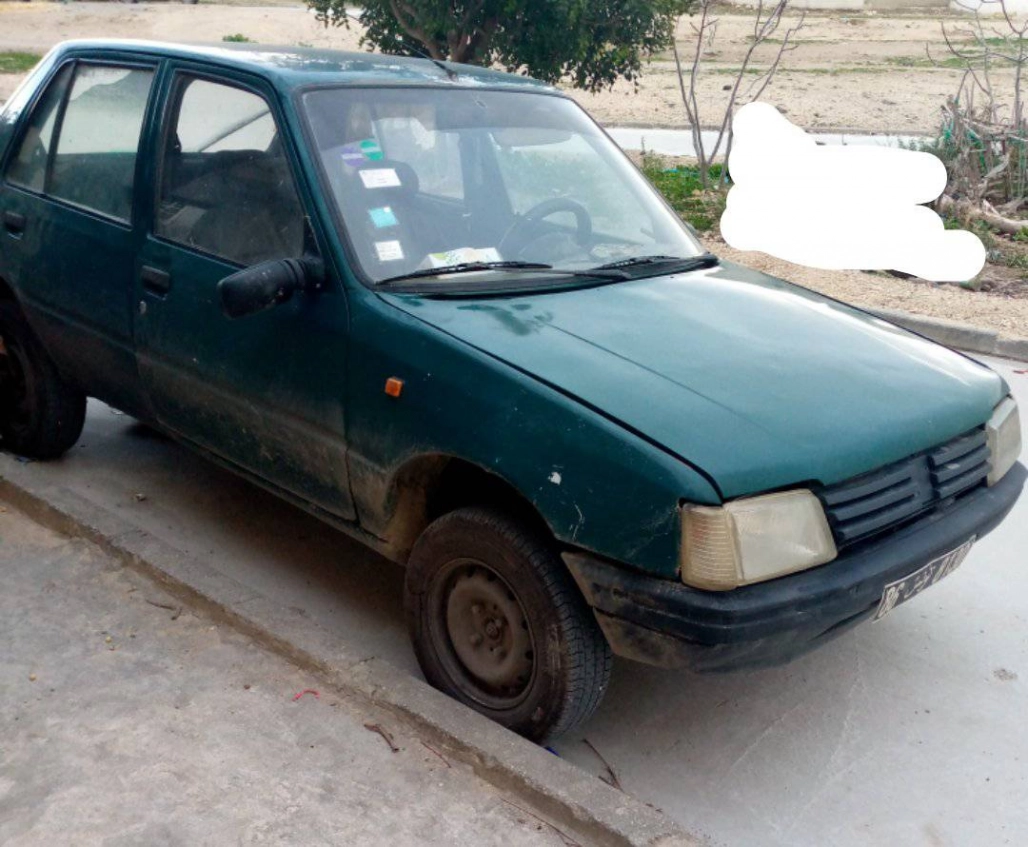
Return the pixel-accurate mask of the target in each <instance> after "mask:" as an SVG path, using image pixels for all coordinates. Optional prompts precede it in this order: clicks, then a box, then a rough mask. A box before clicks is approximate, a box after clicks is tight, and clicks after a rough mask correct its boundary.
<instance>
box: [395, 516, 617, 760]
mask: <svg viewBox="0 0 1028 847" xmlns="http://www.w3.org/2000/svg"><path fill="white" fill-rule="evenodd" d="M405 605H406V609H407V620H408V624H409V627H410V631H411V638H412V640H413V642H414V650H415V653H416V654H417V657H418V662H419V663H420V665H421V669H422V671H423V672H424V674H425V677H426V678H427V679H428V681H429V682H430V683H431V684H432V685H433V686H435V687H436V688H438V689H440V690H441V691H444V692H445V693H447V694H449V695H450V696H451V697H454V698H455V699H457V700H460V701H461V702H462V703H465V704H466V705H468V706H471V708H473V709H475V710H476V711H479V712H481V713H482V714H484V715H486V716H487V717H490V718H492V719H493V720H495V721H497V722H498V723H501V724H503V725H504V726H506V727H508V728H509V729H512V730H514V731H515V732H517V733H519V734H521V735H524V736H525V737H526V738H529V739H531V740H533V741H543V740H545V739H547V738H552V737H555V736H557V735H560V734H561V733H564V732H567V731H568V730H570V729H572V728H573V727H575V726H577V725H578V724H580V723H582V722H583V721H585V720H586V718H588V717H589V716H590V715H591V714H592V713H593V712H594V711H595V709H596V707H597V706H598V705H599V703H600V700H601V699H602V697H603V694H604V692H605V691H606V689H607V684H608V682H609V680H610V670H611V664H612V657H611V652H610V648H609V646H608V645H607V642H606V639H605V638H604V636H603V633H602V632H601V631H600V628H599V626H598V625H597V623H596V621H595V619H594V618H593V615H592V612H591V611H590V610H589V608H588V606H587V605H586V604H585V601H584V600H583V599H582V596H581V594H580V593H579V591H578V589H577V587H576V586H575V584H574V581H573V580H572V579H571V576H570V574H569V573H568V572H567V569H566V568H565V567H564V564H563V562H562V561H561V560H560V557H559V556H558V555H557V553H556V551H555V550H554V549H553V545H552V543H550V541H549V539H547V538H546V537H545V536H544V535H543V534H542V533H541V532H538V531H536V530H534V529H533V528H531V527H529V526H528V525H526V524H524V523H521V522H520V521H516V520H514V519H511V518H509V517H507V516H505V515H503V514H502V513H499V512H496V511H493V510H490V509H480V508H464V509H458V510H457V511H454V512H451V513H449V514H447V515H444V516H443V517H441V518H439V519H438V520H437V521H435V522H434V523H432V524H431V525H430V526H429V527H428V528H427V529H426V530H425V532H424V533H423V534H422V536H421V537H420V538H419V539H418V542H417V544H415V546H414V550H413V552H412V553H411V558H410V561H409V562H408V565H407V578H406V584H405Z"/></svg>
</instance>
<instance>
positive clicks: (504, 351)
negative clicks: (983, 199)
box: [0, 42, 1005, 577]
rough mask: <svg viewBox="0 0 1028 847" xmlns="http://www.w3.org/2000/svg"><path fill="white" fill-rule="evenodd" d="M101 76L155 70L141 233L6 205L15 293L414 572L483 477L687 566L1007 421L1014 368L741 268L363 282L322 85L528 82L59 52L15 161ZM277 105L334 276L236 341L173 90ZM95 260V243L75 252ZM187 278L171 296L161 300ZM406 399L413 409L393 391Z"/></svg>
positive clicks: (43, 325)
mask: <svg viewBox="0 0 1028 847" xmlns="http://www.w3.org/2000/svg"><path fill="white" fill-rule="evenodd" d="M74 58H85V59H88V58H95V59H104V60H112V59H113V60H117V61H122V62H130V63H133V64H141V65H144V66H148V67H152V68H153V69H154V73H155V79H154V88H153V94H152V96H151V102H150V104H149V108H148V112H147V116H146V119H145V122H144V127H143V136H142V140H141V147H140V151H141V154H140V161H139V165H138V168H137V176H136V181H135V189H134V191H135V194H134V210H135V211H134V214H133V218H132V220H131V222H130V223H129V224H126V225H116V224H113V223H111V222H110V221H105V220H103V219H102V218H99V217H98V216H95V215H91V214H89V213H87V212H85V211H83V210H81V209H75V208H73V207H69V206H67V205H66V204H62V203H60V202H58V201H53V200H51V199H49V198H42V197H38V196H35V195H31V194H29V193H28V192H24V191H21V190H19V189H16V188H13V187H12V186H9V185H6V184H0V211H2V210H7V209H10V210H13V211H16V212H19V213H22V214H25V215H26V217H27V218H28V221H29V224H28V226H27V227H26V231H25V233H24V235H23V236H22V237H21V238H20V239H19V240H18V242H17V244H15V243H14V242H13V241H12V240H11V239H10V238H4V237H3V234H2V233H0V280H2V282H3V284H5V285H6V286H8V287H9V288H10V289H11V290H12V291H13V293H14V295H15V296H16V297H17V298H18V300H19V302H20V303H21V304H22V306H23V308H24V310H25V312H26V315H27V317H28V319H29V321H30V323H31V324H32V326H33V327H34V328H35V329H36V330H37V332H38V333H39V335H40V336H41V337H42V338H43V340H44V343H45V344H46V345H47V347H48V349H49V350H50V351H51V354H52V356H53V357H54V359H55V360H56V361H57V362H58V364H59V366H60V367H61V368H62V370H63V371H64V372H65V374H66V375H67V376H68V377H69V378H70V379H72V380H73V381H75V382H77V383H79V384H80V385H81V386H82V387H83V388H84V389H85V390H86V391H87V392H88V393H89V394H91V395H92V396H96V397H99V398H100V399H103V400H105V401H106V402H108V403H111V404H112V405H114V406H116V407H118V408H121V409H124V410H125V411H128V412H130V413H131V414H133V415H136V416H137V417H140V418H142V419H144V420H149V421H151V422H153V423H155V424H156V425H158V426H160V427H161V428H163V429H165V430H166V431H168V432H170V433H172V434H173V435H175V436H177V437H178V438H180V439H181V440H183V441H185V442H187V443H189V444H191V445H192V446H194V447H196V448H198V449H200V450H202V451H203V452H205V453H207V454H208V455H210V456H212V457H213V458H215V459H217V460H218V461H221V462H222V463H223V464H226V465H228V466H230V467H233V468H234V469H236V470H238V471H241V472H243V473H245V474H246V475H248V476H250V477H251V478H253V479H255V480H257V481H259V482H261V484H264V485H265V486H267V487H269V488H271V489H272V490H275V491H277V492H278V493H280V494H282V495H283V496H285V497H287V498H288V499H290V500H291V501H292V502H296V503H298V504H300V505H303V506H304V507H306V508H309V509H311V510H312V511H314V512H315V513H317V514H319V515H321V516H322V517H323V518H325V519H327V520H330V521H331V522H333V523H334V524H335V525H337V526H340V527H342V528H343V529H346V530H348V531H350V532H352V533H354V534H356V535H358V536H359V537H361V538H362V539H364V540H365V541H368V542H369V543H372V544H374V545H376V546H378V548H379V549H380V550H382V551H383V552H385V553H386V554H387V555H390V556H391V557H393V558H395V559H398V560H401V561H402V560H403V559H404V557H405V556H406V555H407V553H408V551H409V549H410V545H411V544H412V543H413V539H414V537H416V534H417V532H418V531H419V530H420V528H421V527H422V526H423V518H424V515H423V509H419V507H418V506H419V502H420V500H423V499H424V498H425V496H426V491H427V490H428V489H429V488H430V487H431V485H432V484H433V481H434V480H437V479H438V478H439V477H440V474H441V473H443V472H444V470H445V468H446V467H447V465H448V464H449V463H450V462H452V461H454V460H460V461H461V462H463V463H466V464H467V465H468V466H471V467H473V468H478V469H480V470H481V471H483V472H485V473H486V474H488V475H489V477H488V478H489V479H497V480H502V481H503V482H504V483H506V484H507V485H509V486H510V487H512V488H513V489H515V490H516V491H517V492H519V493H520V495H521V496H522V497H523V498H524V499H525V500H527V501H528V502H529V503H531V504H532V505H533V506H534V508H535V509H536V510H537V511H538V513H539V515H540V516H541V517H542V518H543V520H544V521H545V522H546V523H547V524H548V525H549V527H550V528H551V530H552V531H553V533H554V535H555V536H556V537H557V538H558V539H560V540H561V541H562V542H563V543H564V544H565V545H566V546H567V547H568V548H570V549H579V550H587V551H592V552H594V553H598V554H600V555H602V556H603V557H605V558H608V559H611V560H614V561H618V562H622V563H626V564H629V565H631V566H633V567H635V568H638V569H640V570H642V571H645V572H647V573H650V574H653V575H656V576H661V577H673V576H674V575H675V573H676V570H677V562H678V539H679V509H680V505H681V503H682V502H683V501H688V502H696V503H705V504H716V503H718V502H721V501H722V500H723V499H724V498H726V497H736V496H741V495H746V494H754V493H758V492H762V491H766V490H769V489H774V488H780V487H787V486H791V485H798V484H805V483H808V482H810V481H819V482H824V483H830V482H835V481H838V480H840V479H844V478H846V477H848V476H852V475H854V474H857V473H861V472H863V471H867V470H871V469H873V468H875V467H878V466H880V465H882V464H884V463H887V462H889V461H892V460H894V459H898V458H901V457H902V456H905V455H908V454H910V453H912V452H915V451H917V450H921V449H924V448H926V447H929V446H932V445H934V444H937V443H939V442H940V441H943V440H945V439H947V438H950V437H952V436H954V435H957V434H959V433H960V432H962V431H965V430H967V429H969V428H971V427H973V426H977V425H979V424H981V423H982V422H983V421H985V420H986V419H987V418H988V417H989V414H990V412H991V409H992V407H993V406H994V405H995V403H996V402H997V401H998V400H999V399H1000V397H1001V396H1002V395H1003V394H1004V393H1005V386H1004V385H1003V383H1002V381H1001V380H1000V379H999V377H997V376H995V375H994V374H993V373H992V372H991V371H989V370H987V369H986V368H984V367H982V366H980V365H977V364H975V363H973V362H971V361H970V360H968V359H966V358H964V357H962V356H960V355H958V354H955V353H952V352H950V351H948V350H945V349H943V348H941V347H938V346H937V345H934V344H931V343H930V342H927V341H924V340H922V339H920V338H917V337H916V336H914V335H912V334H910V333H908V332H905V331H903V330H900V329H898V328H896V327H893V326H890V325H888V324H886V323H884V322H882V321H879V320H876V319H873V318H871V317H869V316H867V315H864V314H862V313H860V312H857V311H855V310H853V309H850V308H847V307H844V306H842V305H840V304H837V303H834V302H832V301H829V300H827V299H825V298H822V297H820V296H818V295H815V294H812V293H809V292H806V291H803V290H801V289H797V288H795V287H793V286H789V285H787V284H785V283H782V282H780V281H778V280H774V279H772V278H770V277H767V276H764V275H762V274H758V273H755V272H753V271H748V270H746V269H743V268H741V267H737V266H734V265H728V264H725V265H722V266H721V267H720V268H714V269H711V270H708V271H697V272H694V273H691V274H682V275H675V276H664V277H658V278H654V279H647V280H639V281H635V282H625V283H618V284H613V285H604V286H599V287H593V288H586V289H583V290H577V291H565V292H562V293H536V294H526V295H520V296H506V297H504V296H501V297H488V298H477V299H476V298H473V297H461V298H453V299H443V298H436V299H433V298H429V297H425V296H418V295H410V294H388V293H384V292H382V291H375V290H371V289H369V288H368V287H366V286H365V285H363V284H362V283H361V282H360V281H359V280H358V279H357V278H356V276H355V274H354V272H353V270H352V266H351V264H350V261H349V258H348V255H347V247H346V244H345V243H344V240H343V239H342V238H341V237H340V235H339V234H338V232H337V230H336V228H335V226H334V224H333V218H332V213H331V210H330V208H329V206H328V203H327V200H326V197H325V195H324V193H323V192H322V190H321V187H320V182H319V180H320V176H319V173H318V170H317V166H316V161H315V157H314V155H313V153H312V151H311V150H310V149H309V147H308V143H307V140H306V135H305V133H304V127H303V123H302V120H301V116H300V115H299V113H298V111H297V107H296V99H297V96H298V91H299V90H300V89H302V88H303V87H305V86H311V85H320V84H332V85H362V86H364V85H411V86H457V87H464V88H467V89H474V88H476V87H481V86H490V87H511V88H518V89H520V90H525V91H538V92H539V93H540V94H541V95H543V96H562V95H559V94H558V93H557V92H554V91H553V90H552V89H550V88H548V87H546V86H542V85H540V84H539V83H536V82H534V81H531V80H527V79H525V78H523V77H515V76H509V75H506V74H500V73H496V72H493V71H489V70H484V69H481V68H465V67H460V68H459V69H458V71H459V72H458V73H457V74H456V75H455V76H454V77H451V76H450V75H448V74H447V73H446V72H444V71H443V70H441V69H440V68H438V67H437V66H435V65H433V64H431V63H429V62H425V61H421V60H409V59H399V58H392V57H383V56H372V55H369V54H340V53H330V52H327V51H310V50H294V49H276V48H268V47H252V46H251V47H245V46H243V47H210V48H187V47H177V46H173V45H158V44H146V43H134V42H78V43H70V44H67V45H62V46H61V47H59V48H57V49H56V50H55V51H53V52H52V53H51V54H50V55H49V56H48V57H47V58H46V59H45V60H44V61H43V62H42V63H41V64H40V66H39V67H38V68H37V69H36V70H35V71H34V72H33V73H32V74H31V75H30V77H29V79H28V81H27V83H26V84H25V86H23V87H22V88H21V89H20V90H19V92H17V93H16V95H15V96H14V97H13V98H12V99H11V101H10V102H9V104H8V107H7V109H6V110H5V111H4V112H3V113H2V114H0V156H3V155H4V151H5V150H7V149H8V148H10V147H11V145H10V141H11V139H12V138H13V137H15V135H16V133H17V131H19V127H20V125H21V122H22V120H23V119H24V117H25V116H26V114H27V113H28V111H29V110H30V109H31V107H32V103H33V98H34V97H35V95H36V94H37V92H38V91H39V90H40V89H41V86H42V85H44V84H45V82H46V81H47V80H48V79H49V78H51V76H52V74H53V73H54V72H55V70H56V69H57V68H58V67H59V66H61V65H62V63H64V62H67V61H70V60H72V59H74ZM177 70H191V71H201V72H203V73H205V74H208V75H211V76H213V77H214V78H220V79H224V80H227V81H233V82H236V83H239V84H244V85H246V86H248V87H251V88H253V89H254V90H256V91H258V92H259V93H261V94H262V95H263V96H265V97H266V98H267V99H268V101H269V103H270V104H271V106H272V111H273V113H274V115H275V118H276V120H277V122H278V123H279V127H280V130H281V131H282V133H283V137H284V140H285V142H286V143H285V145H284V146H285V149H286V153H287V156H288V159H289V163H290V166H291V168H292V169H293V174H294V178H295V180H296V182H297V186H298V190H299V194H300V198H301V201H302V203H303V205H304V207H305V210H306V213H307V215H308V218H309V221H310V224H311V229H312V233H313V241H314V243H315V244H316V247H317V252H318V253H319V254H320V256H321V258H322V259H323V260H324V263H325V266H326V272H327V282H326V285H325V287H324V289H323V290H322V291H321V292H319V293H317V294H308V295H299V296H297V297H295V298H294V299H293V300H291V301H290V302H289V303H286V304H284V305H282V306H279V307H277V308H275V309H273V310H271V311H268V312H265V313H262V314H260V315H255V316H251V317H248V318H244V319H241V320H236V321H230V320H228V319H227V318H225V317H224V316H223V315H222V314H221V312H220V309H219V306H218V303H217V299H216V297H215V296H214V285H215V283H216V282H217V280H218V279H220V278H221V277H223V276H227V275H228V274H230V273H231V272H233V271H234V270H235V268H234V267H233V266H231V265H227V264H224V263H221V262H220V261H218V260H215V259H212V258H210V257H204V256H198V255H196V254H194V253H191V251H189V250H187V249H185V248H182V247H180V246H175V245H169V244H168V243H167V242H163V241H161V240H160V239H158V238H155V237H154V236H153V235H152V229H153V219H152V218H153V214H152V209H153V206H154V203H153V198H154V192H155V183H156V164H155V163H156V158H157V151H158V149H159V144H160V138H161V133H162V130H163V126H164V123H163V122H164V119H165V118H164V108H165V103H166V101H167V99H168V97H169V91H170V88H171V81H172V77H173V74H174V73H175V72H176V71H177ZM69 239H71V240H69ZM144 265H149V266H157V267H160V268H163V269H166V270H167V271H168V272H169V273H170V274H171V278H172V281H173V284H172V287H171V288H170V290H169V291H167V292H166V293H164V294H161V295H155V294H154V292H152V291H148V290H147V289H145V287H143V286H142V285H141V283H140V273H141V269H142V268H143V266H144ZM389 378H398V379H400V380H402V381H403V391H402V394H401V396H400V397H398V398H397V397H391V396H389V395H387V394H386V393H385V391H384V386H385V383H386V380H387V379H389Z"/></svg>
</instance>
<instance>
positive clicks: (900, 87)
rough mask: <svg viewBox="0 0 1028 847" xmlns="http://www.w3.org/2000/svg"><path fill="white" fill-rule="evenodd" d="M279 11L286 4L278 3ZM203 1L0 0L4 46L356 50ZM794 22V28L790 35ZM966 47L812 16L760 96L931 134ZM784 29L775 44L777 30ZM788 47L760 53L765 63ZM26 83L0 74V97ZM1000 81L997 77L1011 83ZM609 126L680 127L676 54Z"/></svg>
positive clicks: (687, 54) (606, 97)
mask: <svg viewBox="0 0 1028 847" xmlns="http://www.w3.org/2000/svg"><path fill="white" fill-rule="evenodd" d="M273 2H276V0H273ZM283 3H284V0H277V2H276V4H275V5H266V6H247V5H224V4H219V5H214V4H211V5H207V4H201V5H196V6H191V5H182V4H178V3H161V4H152V5H151V4H133V5H129V4H124V3H40V2H33V3H21V2H14V3H12V2H3V0H0V51H3V50H25V51H31V52H38V53H41V52H44V51H46V50H47V49H49V48H50V47H51V46H53V45H54V44H55V43H57V42H58V41H62V40H64V39H68V38H83V37H96V36H104V37H127V38H147V39H154V40H166V41H198V40H202V41H220V40H221V39H222V38H223V37H224V36H226V35H233V34H237V33H238V34H241V35H244V36H246V37H247V38H249V39H251V40H253V41H256V42H260V43H264V44H284V45H303V46H315V47H329V48H334V49H349V50H353V49H358V41H359V33H358V32H357V31H356V30H355V29H350V30H347V29H325V28H324V27H322V26H320V25H319V24H318V23H317V22H316V21H315V20H314V17H313V16H312V15H311V14H310V13H308V12H307V11H306V10H305V8H304V7H302V6H301V5H288V4H283ZM749 21H750V19H749V18H747V17H746V16H744V15H732V14H726V15H722V16H721V21H720V23H719V29H718V36H717V41H716V42H715V43H714V45H713V46H712V47H711V48H710V50H709V51H708V53H707V54H705V56H704V62H706V63H707V64H708V73H706V74H704V75H703V78H702V79H701V80H700V81H699V94H700V101H701V114H702V115H704V116H705V118H704V121H705V123H708V124H710V123H713V122H714V121H716V120H718V119H719V115H720V114H723V110H724V101H725V97H726V96H727V95H726V92H724V91H723V88H724V86H725V85H728V84H729V83H730V82H731V81H732V80H733V78H734V77H733V74H732V71H733V69H737V68H738V67H739V65H740V63H741V61H742V57H743V55H744V53H745V51H746V49H747V47H748V40H747V37H748V35H749V34H750V31H751V30H750V26H751V25H750V23H749ZM795 23H796V19H787V20H786V21H785V23H784V24H783V32H784V29H785V28H788V27H790V26H793V25H794V24H795ZM943 24H944V25H945V26H947V27H948V29H949V31H950V32H951V33H952V36H951V37H954V38H956V39H960V38H961V37H965V38H966V36H962V35H961V32H960V31H961V30H962V29H963V30H966V27H967V21H966V19H964V18H955V17H952V16H949V15H945V14H942V13H939V14H937V15H934V16H932V17H926V16H896V15H890V16H886V15H883V14H874V13H866V14H855V13H833V14H828V13H819V14H813V13H812V14H809V15H808V16H807V18H806V20H805V24H804V26H803V28H802V29H801V30H800V31H799V33H798V34H797V35H796V42H795V43H796V49H795V50H794V51H792V52H791V53H789V54H788V57H787V59H786V62H785V64H784V65H783V67H784V70H783V71H782V72H781V73H780V75H779V76H778V77H777V78H776V80H775V82H774V83H773V85H772V86H771V87H770V88H769V89H768V91H767V92H766V93H765V96H764V99H765V100H768V101H770V102H772V103H774V104H775V105H777V106H779V108H781V109H782V111H783V112H786V113H787V114H788V115H789V118H790V119H791V120H792V121H793V122H794V123H797V124H799V125H801V126H804V127H806V128H816V129H822V130H825V129H844V130H850V131H852V130H862V131H872V132H901V133H923V132H929V131H931V130H933V129H934V128H935V127H936V125H937V123H938V115H939V107H940V105H941V104H942V103H943V102H944V101H945V98H946V96H947V95H949V94H951V93H953V91H954V90H955V88H956V85H957V83H958V81H959V78H960V71H959V70H956V69H949V68H936V67H931V66H928V60H927V58H926V52H925V49H926V47H925V45H926V44H927V45H928V50H929V52H930V53H931V54H932V55H933V56H935V57H936V58H939V59H941V58H945V57H946V55H947V54H946V52H945V48H944V45H943V42H942V36H941V26H942V25H943ZM691 27H692V21H691V20H690V19H689V18H683V19H682V21H681V22H680V24H679V28H678V41H679V44H680V50H681V53H682V55H683V58H684V59H685V60H686V61H687V62H688V63H689V64H690V65H691V51H692V50H694V44H695V41H694V39H693V38H692V37H691V36H692V29H691ZM781 34H782V33H780V34H779V35H781ZM777 47H778V45H776V44H771V45H766V46H765V49H764V50H763V52H762V53H761V54H760V55H758V56H757V60H758V61H757V65H758V66H761V65H762V64H764V63H766V62H767V61H769V60H770V59H771V58H772V54H773V52H774V51H775V50H777ZM19 80H20V77H18V76H16V75H12V74H0V102H2V101H3V100H4V99H6V98H7V96H9V94H10V92H11V91H12V90H13V89H14V87H15V85H16V84H17V82H18V81H19ZM1006 81H1007V79H1006V77H1004V75H1003V74H1002V73H999V74H996V75H995V77H994V82H995V83H996V85H997V87H999V88H1001V87H1003V84H1004V83H1005V82H1006ZM574 96H575V97H576V98H578V99H579V100H580V101H581V102H582V103H583V105H585V106H586V107H587V108H588V109H589V110H590V111H591V112H592V113H593V114H594V115H595V116H596V117H597V118H598V119H599V120H600V121H601V122H603V123H606V124H608V125H615V124H620V125H626V124H636V125H643V126H681V125H683V124H684V113H683V109H682V108H681V105H680V100H679V94H678V80H677V76H676V74H675V69H674V63H673V61H672V60H671V57H670V56H661V57H657V58H656V59H655V60H654V61H653V62H652V63H651V64H650V65H649V66H648V67H647V69H646V72H645V74H644V76H643V78H642V79H641V80H640V81H639V84H638V87H637V88H634V87H633V86H631V85H629V84H619V85H617V86H615V87H614V90H613V91H607V92H602V93H599V94H585V93H581V92H578V93H575V95H574ZM712 247H713V249H714V251H715V252H717V253H719V254H720V255H723V256H725V258H730V259H735V260H738V261H741V262H743V263H744V264H747V265H750V266H752V267H756V268H760V269H761V270H765V271H767V272H769V273H772V274H775V275H776V276H781V277H784V278H786V279H791V280H794V281H796V282H798V283H800V284H802V285H805V286H808V287H810V288H814V289H817V290H819V291H823V292H825V293H827V294H830V295H832V296H834V297H838V298H840V299H842V300H849V301H851V302H854V303H857V304H860V305H864V306H872V307H874V306H877V307H883V308H895V309H906V310H908V311H911V312H917V313H920V314H925V315H933V316H937V317H943V318H949V319H952V320H959V321H966V322H970V323H976V324H979V325H982V326H986V327H989V328H992V329H996V330H999V331H1001V332H1004V333H1006V334H1011V335H1017V336H1023V337H1028V300H1025V299H1012V298H1008V297H1005V296H1002V295H1001V294H989V293H982V292H978V293H974V292H968V291H964V290H961V289H959V288H956V287H953V286H936V285H931V284H929V283H923V282H913V281H903V280H899V279H895V278H893V277H889V276H881V275H873V274H866V273H858V272H842V273H840V272H828V271H818V270H813V269H811V268H803V267H799V266H796V265H791V264H789V263H787V262H782V261H780V260H778V259H774V258H771V257H769V256H764V255H763V254H757V253H745V254H743V253H738V252H737V251H733V250H732V249H731V248H728V247H727V246H726V245H724V244H723V243H717V244H713V245H712Z"/></svg>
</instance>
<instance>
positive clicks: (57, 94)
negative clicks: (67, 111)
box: [7, 65, 72, 193]
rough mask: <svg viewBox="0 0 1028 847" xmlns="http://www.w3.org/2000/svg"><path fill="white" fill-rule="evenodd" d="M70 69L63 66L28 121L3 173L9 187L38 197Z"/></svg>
mask: <svg viewBox="0 0 1028 847" xmlns="http://www.w3.org/2000/svg"><path fill="white" fill-rule="evenodd" d="M71 67H72V66H71V65H65V66H64V67H63V68H61V70H60V71H58V73H57V75H56V76H55V77H54V78H53V80H52V81H51V82H50V85H49V86H48V87H47V89H46V92H45V93H44V94H43V96H42V97H41V98H40V99H39V102H38V103H37V104H36V108H35V111H33V113H32V115H31V117H30V118H29V124H28V127H26V129H25V135H24V136H23V137H22V140H21V144H20V145H19V146H18V152H17V153H15V155H14V158H13V159H12V160H11V164H10V166H9V167H8V169H7V180H8V182H10V183H12V184H13V185H19V186H21V187H22V188H27V189H29V190H30V191H35V192H38V193H42V191H43V188H44V185H45V183H46V165H47V160H48V158H49V155H50V151H51V149H52V147H53V140H54V125H55V124H56V123H57V112H58V110H59V109H60V107H61V102H62V101H63V100H64V91H65V89H66V88H67V86H68V80H69V79H70V77H71Z"/></svg>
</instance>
